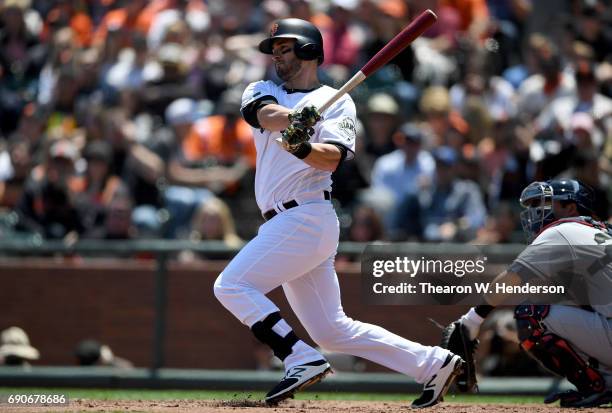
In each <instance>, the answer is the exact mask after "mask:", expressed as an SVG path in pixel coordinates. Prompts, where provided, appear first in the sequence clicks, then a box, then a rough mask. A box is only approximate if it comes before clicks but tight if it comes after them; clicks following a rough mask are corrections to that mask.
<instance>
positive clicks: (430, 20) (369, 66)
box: [319, 9, 438, 113]
mask: <svg viewBox="0 0 612 413" xmlns="http://www.w3.org/2000/svg"><path fill="white" fill-rule="evenodd" d="M436 20H438V16H436V14H435V13H434V12H433V11H431V10H429V9H427V10H425V11H424V12H423V13H421V14H419V16H418V17H417V18H416V19H414V20H413V21H411V22H410V24H409V25H408V26H406V28H405V29H404V30H402V31H401V32H399V33H398V34H397V35H396V36H395V37H394V38H393V39H391V41H390V42H389V43H387V44H386V45H385V47H383V48H382V49H380V51H379V52H378V53H376V55H375V56H374V57H373V58H371V59H370V60H369V61H368V63H366V64H365V65H364V66H363V67H362V68H361V70H360V71H359V72H357V73H356V74H355V75H354V76H353V77H352V78H351V79H350V80H349V81H348V82H346V83H345V84H344V85H343V86H342V87H341V88H340V89H339V90H338V92H336V93H335V94H334V95H333V96H332V97H331V98H329V100H328V101H327V102H325V103H324V104H323V106H321V107H320V108H319V113H323V112H324V111H325V110H326V109H327V108H329V107H330V106H331V105H333V104H334V103H335V102H336V101H337V100H338V99H340V98H341V97H342V96H343V95H344V94H345V93H348V92H350V91H351V90H353V89H354V88H355V87H357V85H359V84H360V83H361V82H363V81H364V80H365V79H366V78H367V77H368V76H370V75H371V74H372V73H374V72H376V71H377V70H378V69H380V68H381V67H382V66H384V65H386V64H387V63H389V61H390V60H391V59H393V58H394V57H395V56H397V55H398V53H399V52H401V51H402V50H404V49H405V48H406V47H407V46H408V45H409V44H410V43H412V42H413V41H414V39H416V38H417V37H419V36H420V35H422V34H423V33H424V32H425V30H427V29H429V28H430V27H431V26H432V25H433V24H434V23H435V22H436Z"/></svg>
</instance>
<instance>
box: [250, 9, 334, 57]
mask: <svg viewBox="0 0 612 413" xmlns="http://www.w3.org/2000/svg"><path fill="white" fill-rule="evenodd" d="M275 39H295V48H294V52H295V55H296V56H297V57H298V59H302V60H315V59H317V62H318V64H321V63H323V37H322V36H321V32H320V31H319V29H317V28H316V26H315V25H314V24H312V23H310V22H307V21H306V20H301V19H282V20H277V21H276V22H274V23H273V24H272V27H271V29H270V36H269V37H268V38H267V39H265V40H263V41H262V42H261V43H259V51H260V52H262V53H265V54H272V43H273V42H274V40H275Z"/></svg>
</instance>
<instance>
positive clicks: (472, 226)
mask: <svg viewBox="0 0 612 413" xmlns="http://www.w3.org/2000/svg"><path fill="white" fill-rule="evenodd" d="M433 156H434V159H435V161H436V174H435V180H434V183H433V185H432V186H431V188H430V190H429V191H422V192H421V193H420V194H419V195H418V196H417V195H408V196H407V197H406V198H405V199H404V200H403V201H402V202H401V203H400V204H399V206H398V208H397V210H396V212H395V214H394V222H393V226H392V229H393V231H394V232H396V233H397V235H395V238H399V239H404V238H413V237H417V238H419V239H423V240H425V241H470V240H472V239H474V238H475V236H476V231H477V230H478V229H479V228H481V227H482V226H483V225H484V223H485V218H486V209H485V206H484V203H483V200H482V194H481V193H480V190H479V188H478V186H477V185H476V184H474V183H473V182H470V181H466V180H461V179H458V178H457V176H456V165H457V163H458V161H459V159H458V154H457V152H456V151H455V150H454V149H452V148H450V147H448V146H441V147H439V148H436V149H435V150H434V151H433Z"/></svg>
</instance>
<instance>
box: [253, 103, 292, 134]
mask: <svg viewBox="0 0 612 413" xmlns="http://www.w3.org/2000/svg"><path fill="white" fill-rule="evenodd" d="M289 113H291V110H290V109H288V108H286V107H284V106H281V105H275V104H270V105H266V106H264V107H262V108H261V109H259V110H258V111H257V120H258V121H259V124H260V125H261V127H262V128H264V129H266V130H270V131H273V132H280V131H282V130H285V129H287V126H289Z"/></svg>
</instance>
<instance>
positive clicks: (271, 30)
mask: <svg viewBox="0 0 612 413" xmlns="http://www.w3.org/2000/svg"><path fill="white" fill-rule="evenodd" d="M277 31H278V23H274V24H273V25H272V28H271V29H270V37H272V36H274V35H275V34H276V32H277Z"/></svg>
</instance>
